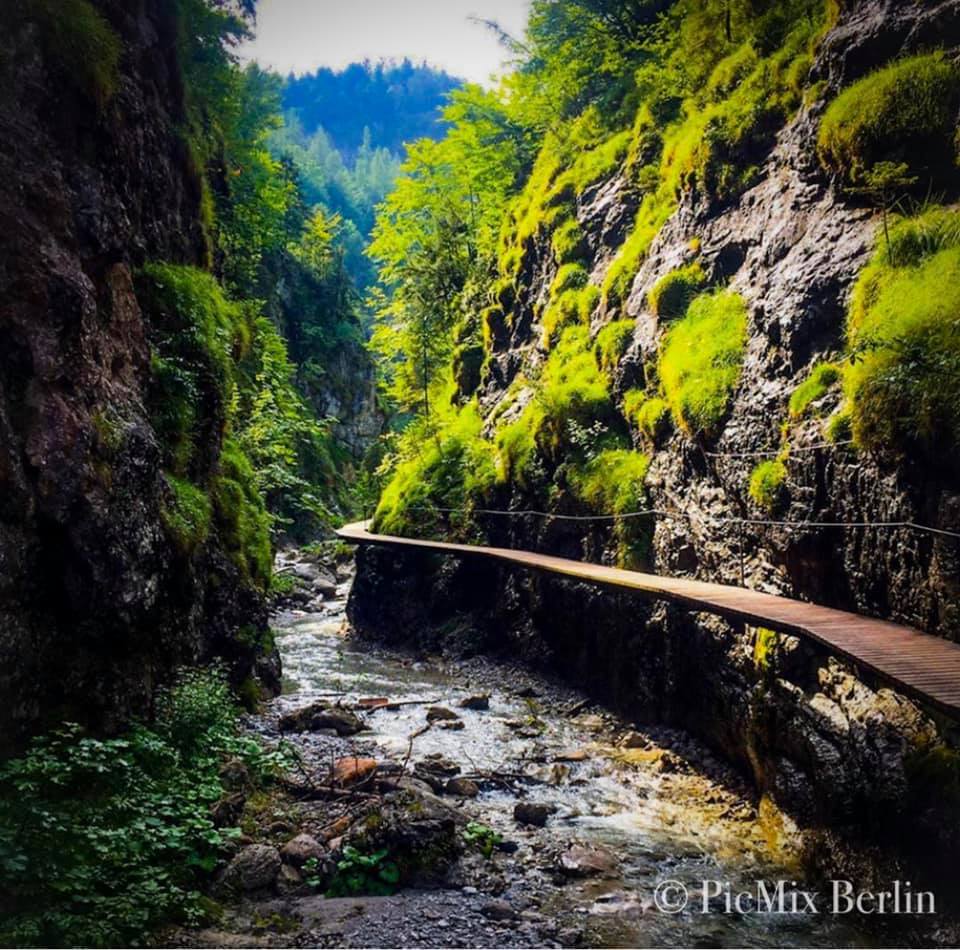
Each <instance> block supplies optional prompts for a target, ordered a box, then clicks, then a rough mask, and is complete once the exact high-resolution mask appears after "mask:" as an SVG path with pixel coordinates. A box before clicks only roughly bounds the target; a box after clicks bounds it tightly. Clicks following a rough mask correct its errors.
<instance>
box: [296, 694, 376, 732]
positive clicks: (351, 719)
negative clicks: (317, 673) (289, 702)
mask: <svg viewBox="0 0 960 950" xmlns="http://www.w3.org/2000/svg"><path fill="white" fill-rule="evenodd" d="M365 728H366V726H365V725H364V722H363V720H362V719H360V717H359V716H357V715H355V714H354V713H352V712H351V711H350V710H349V709H347V708H346V707H345V706H335V705H332V704H330V703H327V702H324V701H323V700H321V701H320V702H316V703H312V704H311V705H309V706H305V707H304V708H303V709H295V710H293V711H292V712H288V713H285V714H284V715H282V716H281V717H280V731H281V732H317V731H318V730H320V729H333V730H334V731H335V732H336V734H337V735H338V736H353V735H356V734H357V733H358V732H362V731H363V730H364V729H365Z"/></svg>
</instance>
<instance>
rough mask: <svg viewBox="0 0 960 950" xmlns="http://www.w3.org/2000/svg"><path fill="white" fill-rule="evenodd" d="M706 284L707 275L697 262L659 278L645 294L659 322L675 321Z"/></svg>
mask: <svg viewBox="0 0 960 950" xmlns="http://www.w3.org/2000/svg"><path fill="white" fill-rule="evenodd" d="M706 284H707V275H706V274H704V272H703V268H702V267H701V266H700V264H699V262H697V261H694V262H693V263H692V264H686V265H684V266H683V267H678V268H676V269H675V270H672V271H670V273H669V274H666V275H665V276H663V277H661V278H660V280H658V281H657V282H656V283H655V284H654V285H653V287H652V288H651V290H650V292H649V293H648V294H647V303H648V304H649V305H650V309H651V310H652V311H653V312H654V313H655V314H656V315H657V316H658V317H659V318H660V319H661V320H676V319H678V318H679V317H682V316H683V315H684V314H685V313H686V312H687V307H689V306H690V303H691V301H692V300H693V298H694V297H696V296H697V294H698V293H700V291H702V290H703V288H704V287H705V286H706Z"/></svg>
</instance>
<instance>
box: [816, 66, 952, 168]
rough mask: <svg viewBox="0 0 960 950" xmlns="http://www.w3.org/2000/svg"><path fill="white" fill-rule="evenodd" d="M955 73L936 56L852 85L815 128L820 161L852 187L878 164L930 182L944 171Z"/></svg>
mask: <svg viewBox="0 0 960 950" xmlns="http://www.w3.org/2000/svg"><path fill="white" fill-rule="evenodd" d="M958 108H960V67H958V66H957V65H956V64H955V63H953V62H951V61H950V60H948V59H946V58H945V57H944V55H943V54H942V53H931V54H927V55H922V56H912V57H910V58H908V59H902V60H900V61H898V62H895V63H892V64H890V65H888V66H884V67H882V68H881V69H878V70H877V71H876V72H873V73H871V74H870V75H869V76H866V77H864V78H863V79H861V80H859V81H858V82H855V83H853V85H851V86H850V87H849V88H847V89H845V90H844V91H843V92H842V93H840V95H839V96H837V98H836V99H835V100H834V101H833V102H832V103H831V104H830V107H829V108H828V109H827V111H826V113H825V114H824V117H823V121H822V122H821V123H820V133H819V137H818V140H817V148H818V152H819V155H820V159H821V161H822V162H823V163H824V164H825V165H826V166H827V167H828V168H831V169H833V170H834V171H837V172H839V173H841V174H842V175H843V176H844V177H845V178H846V180H847V181H848V182H850V183H851V184H854V185H860V184H865V183H866V182H867V178H868V175H869V172H870V171H871V169H872V168H873V167H874V166H876V165H877V164H879V163H880V162H893V163H895V164H896V163H906V165H907V167H908V168H909V170H910V171H911V172H912V173H913V174H915V175H919V176H922V179H923V183H924V185H926V183H927V182H928V181H929V179H930V178H936V177H938V176H939V175H941V174H944V173H950V172H952V169H953V165H954V160H955V158H956V145H957V143H956V141H955V132H956V117H957V110H958Z"/></svg>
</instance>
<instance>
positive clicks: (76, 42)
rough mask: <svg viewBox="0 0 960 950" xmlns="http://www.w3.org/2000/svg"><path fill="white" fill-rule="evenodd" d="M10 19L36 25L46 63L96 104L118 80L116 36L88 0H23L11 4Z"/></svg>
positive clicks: (107, 96) (101, 102)
mask: <svg viewBox="0 0 960 950" xmlns="http://www.w3.org/2000/svg"><path fill="white" fill-rule="evenodd" d="M12 18H13V20H14V22H16V21H17V20H18V19H21V18H22V19H25V20H27V21H32V22H34V23H36V24H37V26H38V32H39V37H40V43H41V46H42V47H43V54H44V59H45V60H46V63H47V66H48V67H49V68H51V69H53V70H55V71H56V72H57V73H58V74H60V75H61V77H62V78H63V79H65V80H66V81H68V82H73V83H76V84H77V85H78V86H79V87H80V88H81V89H82V90H83V91H84V92H85V93H86V94H87V95H88V96H90V97H91V98H92V99H93V100H94V101H95V102H96V103H97V104H98V105H100V106H102V105H104V104H106V103H107V102H108V101H109V100H110V99H111V98H112V97H113V95H114V93H115V92H116V91H117V87H118V85H119V82H120V70H119V65H120V54H121V52H122V45H121V43H120V37H119V36H118V35H117V34H116V32H115V30H114V29H113V27H111V26H110V24H109V23H108V22H107V21H106V20H105V19H104V17H103V16H102V15H101V14H100V12H99V11H98V10H97V9H96V7H94V5H93V4H92V3H90V2H89V0H25V2H23V3H21V4H13V11H12Z"/></svg>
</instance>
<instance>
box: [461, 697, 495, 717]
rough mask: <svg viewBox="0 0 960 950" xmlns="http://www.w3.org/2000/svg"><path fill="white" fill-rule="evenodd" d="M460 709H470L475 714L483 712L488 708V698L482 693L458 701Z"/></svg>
mask: <svg viewBox="0 0 960 950" xmlns="http://www.w3.org/2000/svg"><path fill="white" fill-rule="evenodd" d="M460 708H461V709H471V710H473V711H475V712H484V711H486V710H487V709H489V708H490V696H489V695H488V694H486V693H482V694H480V695H478V696H467V697H466V699H461V700H460Z"/></svg>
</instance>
